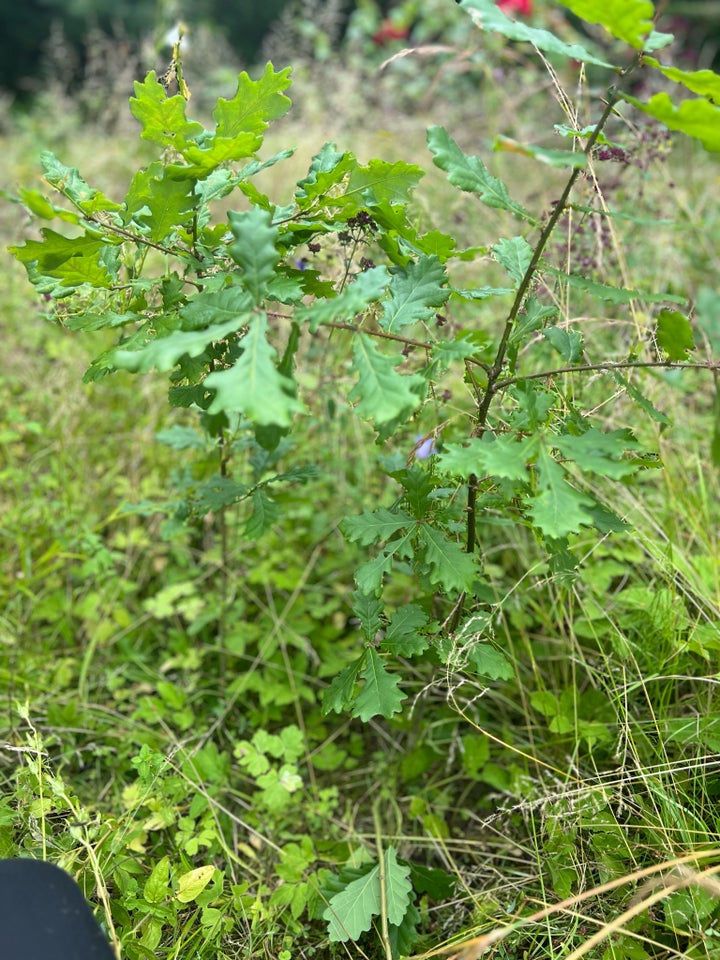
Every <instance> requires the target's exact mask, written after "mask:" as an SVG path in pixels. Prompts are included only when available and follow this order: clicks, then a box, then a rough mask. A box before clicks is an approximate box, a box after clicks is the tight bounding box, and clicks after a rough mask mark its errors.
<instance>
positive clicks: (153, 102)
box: [130, 70, 203, 152]
mask: <svg viewBox="0 0 720 960" xmlns="http://www.w3.org/2000/svg"><path fill="white" fill-rule="evenodd" d="M185 107H186V100H185V98H184V97H181V96H180V95H178V96H175V97H168V96H167V94H166V93H165V88H164V87H163V85H162V84H161V83H158V81H157V78H156V76H155V71H154V70H153V71H151V72H150V73H149V74H148V75H147V76H146V77H145V79H144V80H143V81H142V82H140V81H139V80H136V81H135V96H134V97H130V112H131V113H132V115H133V116H134V117H135V119H136V120H139V121H140V123H141V124H142V128H143V129H142V133H141V134H140V136H141V137H142V138H143V140H151V141H152V142H153V143H157V144H159V145H160V146H161V147H174V148H175V149H176V150H178V151H179V152H182V148H183V147H184V146H186V145H187V144H188V143H189V142H190V141H192V140H194V139H195V138H197V137H199V136H200V134H201V133H202V132H203V127H202V124H201V123H197V122H196V121H195V120H188V119H187V118H186V116H185Z"/></svg>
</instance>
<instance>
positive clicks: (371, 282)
mask: <svg viewBox="0 0 720 960" xmlns="http://www.w3.org/2000/svg"><path fill="white" fill-rule="evenodd" d="M389 279H390V275H389V274H388V272H387V267H384V266H382V267H372V268H371V269H370V270H365V271H363V272H362V273H361V274H359V275H358V276H357V277H356V279H355V280H353V282H352V283H349V284H348V285H347V286H346V287H345V289H344V290H343V291H342V293H339V294H338V295H337V296H330V297H324V298H322V299H319V300H316V301H315V302H314V303H311V304H308V305H307V306H302V307H299V308H298V309H297V310H296V311H295V320H296V322H297V323H304V322H305V321H307V320H309V321H310V333H315V332H316V331H317V329H318V327H321V326H322V325H323V324H324V323H332V322H337V321H341V322H344V323H349V322H351V321H352V320H354V319H355V317H356V316H357V315H358V314H360V313H362V312H363V311H364V310H366V309H367V308H368V306H369V305H370V304H371V303H375V302H376V301H377V300H379V299H380V298H381V297H382V296H383V294H384V293H385V288H386V287H387V284H388V281H389Z"/></svg>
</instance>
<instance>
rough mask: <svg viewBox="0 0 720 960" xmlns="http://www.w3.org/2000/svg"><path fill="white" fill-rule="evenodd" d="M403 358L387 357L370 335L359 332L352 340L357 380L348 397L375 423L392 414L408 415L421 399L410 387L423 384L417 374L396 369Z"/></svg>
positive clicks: (396, 415) (386, 419)
mask: <svg viewBox="0 0 720 960" xmlns="http://www.w3.org/2000/svg"><path fill="white" fill-rule="evenodd" d="M402 362H403V358H402V357H388V356H386V355H385V354H383V353H380V351H379V350H378V348H377V347H376V346H375V343H374V342H373V340H372V338H371V337H369V336H367V335H366V334H363V333H361V334H358V335H357V336H356V337H355V338H354V341H353V363H352V366H353V370H354V371H355V373H356V374H357V375H358V382H357V384H356V385H355V386H354V387H353V389H352V391H351V393H350V395H349V397H348V399H349V400H350V402H351V403H352V402H354V401H356V400H357V401H358V404H357V408H356V409H357V411H358V413H359V414H360V415H361V416H363V417H367V418H368V419H370V418H372V419H374V420H375V421H376V423H387V421H388V420H393V419H394V418H395V417H400V416H403V415H409V414H410V413H411V412H412V411H413V410H414V409H415V408H416V407H417V406H419V405H420V402H421V399H420V397H419V396H418V394H417V393H415V392H414V391H413V387H414V386H421V387H424V386H425V381H424V380H423V378H422V377H421V376H419V375H418V374H412V375H406V376H403V375H402V374H400V373H398V372H397V370H395V367H396V366H397V365H398V364H399V363H402Z"/></svg>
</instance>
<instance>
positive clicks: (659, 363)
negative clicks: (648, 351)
mask: <svg viewBox="0 0 720 960" xmlns="http://www.w3.org/2000/svg"><path fill="white" fill-rule="evenodd" d="M639 367H656V368H657V367H660V368H662V369H665V370H720V360H706V361H705V362H704V363H686V362H685V361H681V360H618V361H615V360H606V361H605V362H603V363H583V364H579V365H578V366H575V367H557V368H555V369H554V370H544V371H542V372H541V373H527V374H525V375H523V376H517V377H508V378H507V379H506V380H496V381H495V390H496V391H498V390H504V389H505V387H509V386H512V384H514V383H522V382H523V381H525V380H545V379H547V378H548V377H557V376H560V374H563V373H589V372H591V371H593V370H632V369H635V368H639Z"/></svg>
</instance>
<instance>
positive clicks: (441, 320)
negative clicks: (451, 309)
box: [435, 313, 447, 327]
mask: <svg viewBox="0 0 720 960" xmlns="http://www.w3.org/2000/svg"><path fill="white" fill-rule="evenodd" d="M435 320H436V322H437V325H438V326H439V327H442V326H444V325H445V324H446V323H447V317H444V316H443V315H442V314H441V313H436V314H435Z"/></svg>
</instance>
